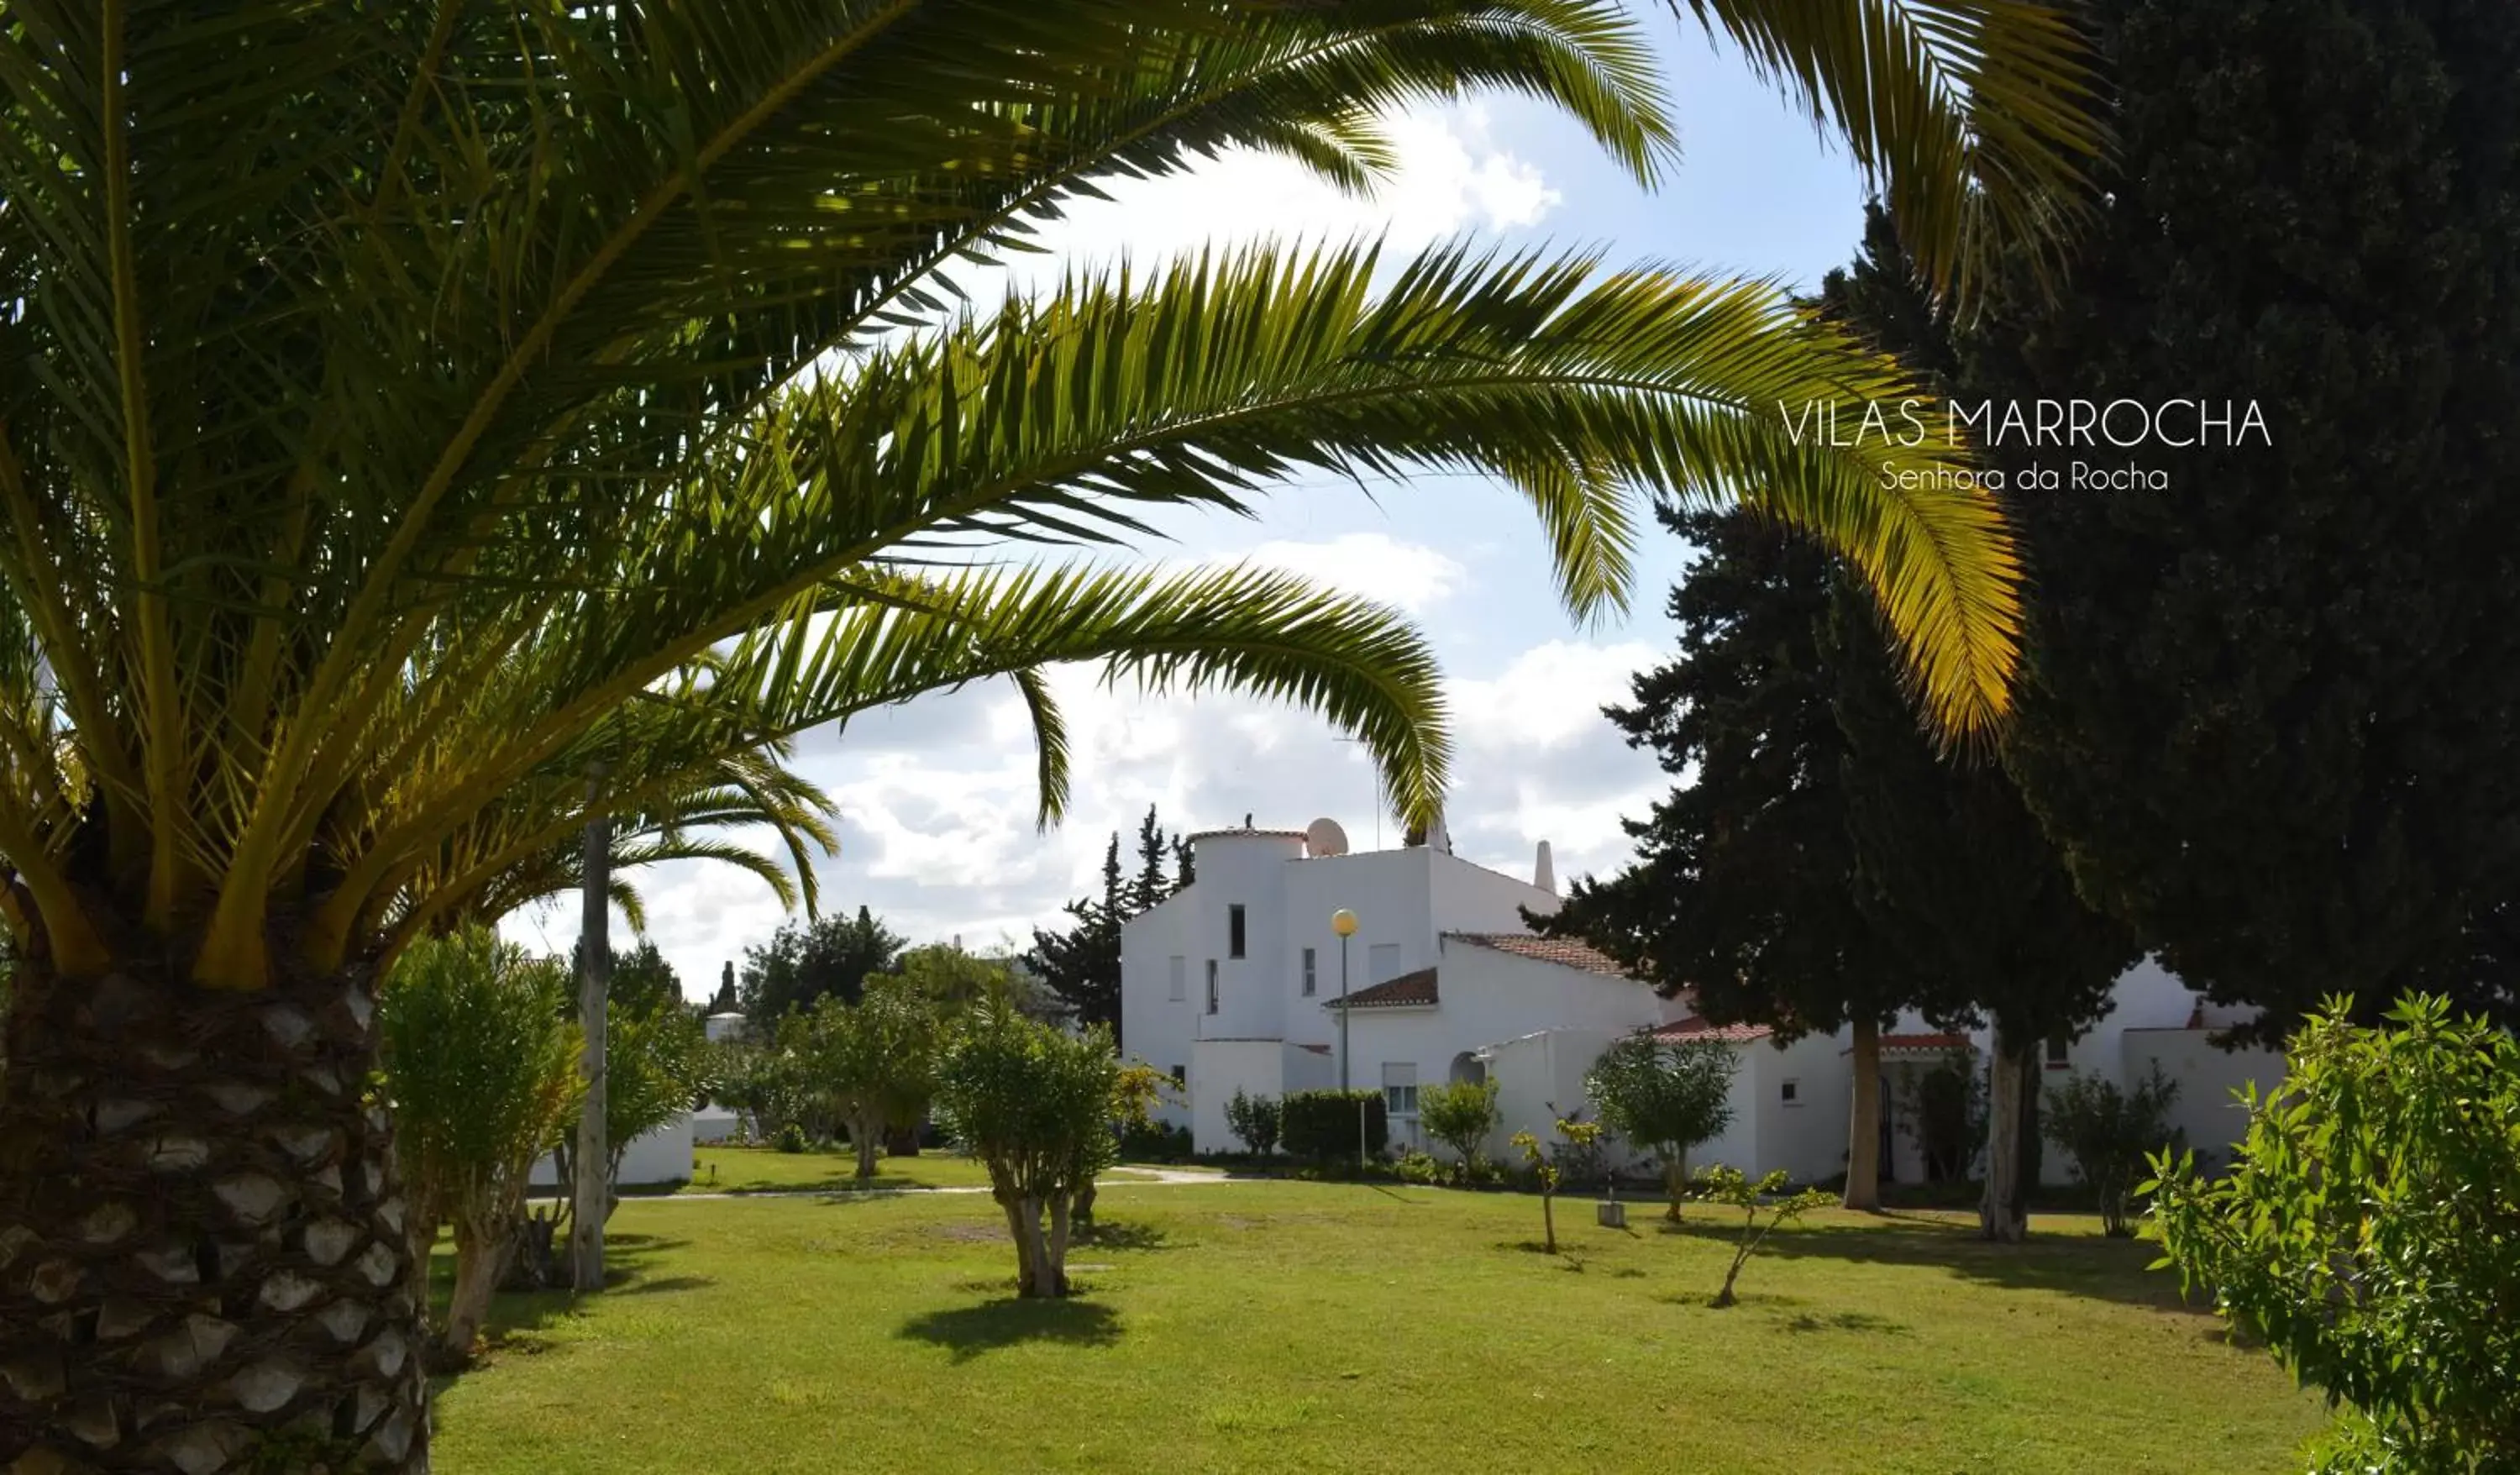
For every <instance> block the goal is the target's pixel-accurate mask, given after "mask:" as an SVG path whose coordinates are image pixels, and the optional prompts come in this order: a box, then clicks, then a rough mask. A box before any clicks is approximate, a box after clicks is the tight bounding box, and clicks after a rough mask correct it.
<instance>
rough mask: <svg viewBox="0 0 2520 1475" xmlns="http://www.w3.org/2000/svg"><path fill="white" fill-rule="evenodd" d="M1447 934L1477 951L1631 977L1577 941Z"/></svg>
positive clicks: (1495, 934) (1522, 935)
mask: <svg viewBox="0 0 2520 1475" xmlns="http://www.w3.org/2000/svg"><path fill="white" fill-rule="evenodd" d="M1444 935H1445V936H1446V937H1448V938H1451V939H1452V940H1454V941H1456V942H1465V943H1468V944H1469V945H1470V946H1472V947H1474V948H1491V949H1494V950H1495V951H1497V952H1499V953H1511V954H1512V955H1513V956H1515V957H1516V958H1529V959H1533V960H1535V961H1540V962H1553V963H1555V964H1557V965H1558V966H1559V967H1565V968H1580V969H1582V970H1583V971H1584V972H1587V973H1603V974H1607V975H1608V976H1610V977H1612V978H1625V977H1627V976H1628V970H1627V969H1625V968H1623V967H1621V966H1619V964H1618V963H1617V961H1614V960H1613V959H1611V958H1610V956H1609V955H1608V954H1605V953H1603V952H1601V951H1600V950H1599V949H1598V948H1595V947H1593V946H1591V945H1590V944H1587V943H1580V942H1577V941H1575V940H1574V939H1573V938H1566V937H1534V936H1532V935H1531V934H1530V933H1528V932H1447V933H1445V934H1444Z"/></svg>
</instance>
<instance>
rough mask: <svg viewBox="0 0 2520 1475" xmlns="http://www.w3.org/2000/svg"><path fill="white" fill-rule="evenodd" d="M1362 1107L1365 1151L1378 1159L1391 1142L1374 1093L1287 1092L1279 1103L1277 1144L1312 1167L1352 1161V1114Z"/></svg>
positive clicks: (1353, 1133)
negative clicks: (1306, 1160)
mask: <svg viewBox="0 0 2520 1475" xmlns="http://www.w3.org/2000/svg"><path fill="white" fill-rule="evenodd" d="M1360 1103H1362V1104H1363V1105H1364V1107H1365V1150H1366V1152H1367V1154H1368V1155H1369V1156H1373V1157H1380V1156H1381V1155H1382V1151H1383V1149H1384V1148H1385V1147H1387V1146H1389V1145H1390V1142H1391V1123H1390V1121H1389V1119H1388V1118H1387V1117H1386V1116H1385V1115H1384V1111H1385V1108H1384V1106H1383V1101H1382V1093H1381V1092H1378V1091H1290V1092H1288V1093H1286V1096H1285V1099H1283V1101H1281V1102H1279V1110H1278V1116H1279V1127H1278V1133H1279V1140H1280V1141H1282V1142H1283V1144H1284V1145H1285V1148H1286V1150H1287V1151H1288V1152H1290V1153H1293V1154H1294V1155H1295V1156H1297V1157H1300V1158H1306V1159H1309V1160H1310V1161H1313V1162H1316V1163H1328V1162H1337V1161H1341V1160H1345V1161H1348V1162H1354V1161H1355V1160H1356V1113H1357V1107H1358V1105H1359V1104H1360Z"/></svg>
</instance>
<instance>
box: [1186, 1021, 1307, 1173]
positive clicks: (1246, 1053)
mask: <svg viewBox="0 0 2520 1475" xmlns="http://www.w3.org/2000/svg"><path fill="white" fill-rule="evenodd" d="M1238 1091H1240V1092H1245V1093H1247V1094H1249V1095H1255V1096H1282V1095H1285V1094H1286V1076H1285V1050H1284V1047H1283V1046H1282V1045H1281V1044H1280V1043H1279V1042H1277V1041H1275V1040H1201V1041H1199V1042H1198V1043H1196V1044H1195V1045H1193V1046H1192V1047H1191V1058H1190V1091H1189V1093H1188V1094H1189V1096H1190V1101H1191V1110H1190V1137H1191V1150H1192V1151H1193V1152H1240V1151H1243V1150H1245V1149H1244V1147H1243V1145H1242V1141H1241V1140H1240V1139H1238V1138H1237V1137H1236V1136H1235V1135H1234V1133H1233V1130H1232V1129H1231V1128H1229V1127H1228V1126H1227V1125H1226V1122H1225V1104H1226V1103H1227V1102H1228V1101H1231V1100H1233V1099H1234V1094H1235V1093H1236V1092H1238Z"/></svg>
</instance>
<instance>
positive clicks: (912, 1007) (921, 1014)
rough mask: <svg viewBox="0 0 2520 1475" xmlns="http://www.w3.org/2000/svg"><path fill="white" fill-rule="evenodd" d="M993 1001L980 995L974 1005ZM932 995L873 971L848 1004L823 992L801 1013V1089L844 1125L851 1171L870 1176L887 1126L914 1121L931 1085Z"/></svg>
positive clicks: (937, 1020)
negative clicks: (853, 1152)
mask: <svg viewBox="0 0 2520 1475" xmlns="http://www.w3.org/2000/svg"><path fill="white" fill-rule="evenodd" d="M990 1006H991V1005H990V1004H989V1003H988V1002H986V1001H985V999H984V1002H983V1003H982V1004H981V1005H979V1006H976V1007H977V1008H983V1009H984V1008H987V1007H990ZM942 1017H943V1016H942V1014H941V1012H940V1008H939V1006H938V1004H937V1002H936V1001H935V1000H934V999H932V998H931V997H929V996H928V995H926V994H924V993H922V991H921V990H920V989H919V988H918V986H917V985H916V984H914V983H912V982H911V981H910V980H907V979H902V978H889V977H886V978H876V979H872V980H870V981H869V982H868V985H867V989H866V992H865V993H864V995H862V996H861V997H860V998H859V1000H858V1002H857V1003H855V1004H843V1003H841V1002H840V999H839V997H838V996H837V995H826V996H825V997H824V998H823V1001H822V1002H821V1003H819V1004H817V1005H815V1006H814V1010H813V1012H812V1013H811V1014H808V1015H805V1016H803V1030H802V1040H801V1044H800V1046H799V1047H798V1048H799V1050H800V1053H801V1055H802V1058H803V1061H804V1069H805V1076H806V1081H807V1083H808V1090H809V1091H810V1092H812V1093H813V1094H814V1095H817V1096H819V1097H820V1098H821V1099H822V1100H823V1101H824V1102H826V1103H827V1106H826V1109H827V1110H828V1112H829V1114H830V1120H832V1122H835V1123H837V1124H838V1125H840V1126H843V1127H846V1128H847V1129H848V1133H849V1145H850V1146H852V1147H854V1148H856V1149H857V1156H858V1165H857V1176H858V1178H859V1179H860V1180H865V1179H871V1178H873V1177H875V1173H876V1156H877V1151H878V1149H879V1148H880V1147H881V1146H882V1144H883V1140H884V1135H885V1133H886V1132H887V1131H890V1130H893V1129H897V1128H901V1127H908V1126H915V1125H917V1123H918V1122H919V1119H920V1118H921V1117H922V1116H924V1115H925V1114H926V1112H927V1105H928V1101H929V1099H930V1098H931V1097H932V1095H934V1093H935V1090H936V1053H937V1049H938V1046H939V1044H940V1043H941V1041H940V1037H941V1035H942V1033H943V1029H942Z"/></svg>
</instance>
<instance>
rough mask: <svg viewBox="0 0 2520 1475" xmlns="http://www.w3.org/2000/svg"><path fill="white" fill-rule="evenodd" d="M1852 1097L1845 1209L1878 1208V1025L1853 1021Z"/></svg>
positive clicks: (1868, 1019)
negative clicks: (1853, 1093)
mask: <svg viewBox="0 0 2520 1475" xmlns="http://www.w3.org/2000/svg"><path fill="white" fill-rule="evenodd" d="M1854 1060H1855V1097H1854V1099H1853V1100H1852V1101H1851V1102H1849V1103H1848V1106H1847V1112H1846V1207H1848V1208H1850V1209H1862V1210H1865V1211H1867V1212H1871V1211H1876V1210H1878V1209H1879V1208H1880V1207H1881V1021H1880V1020H1878V1019H1876V1018H1874V1017H1872V1016H1871V1015H1869V1014H1866V1015H1863V1016H1862V1017H1860V1018H1858V1019H1857V1020H1856V1021H1855V1050H1854Z"/></svg>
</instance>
